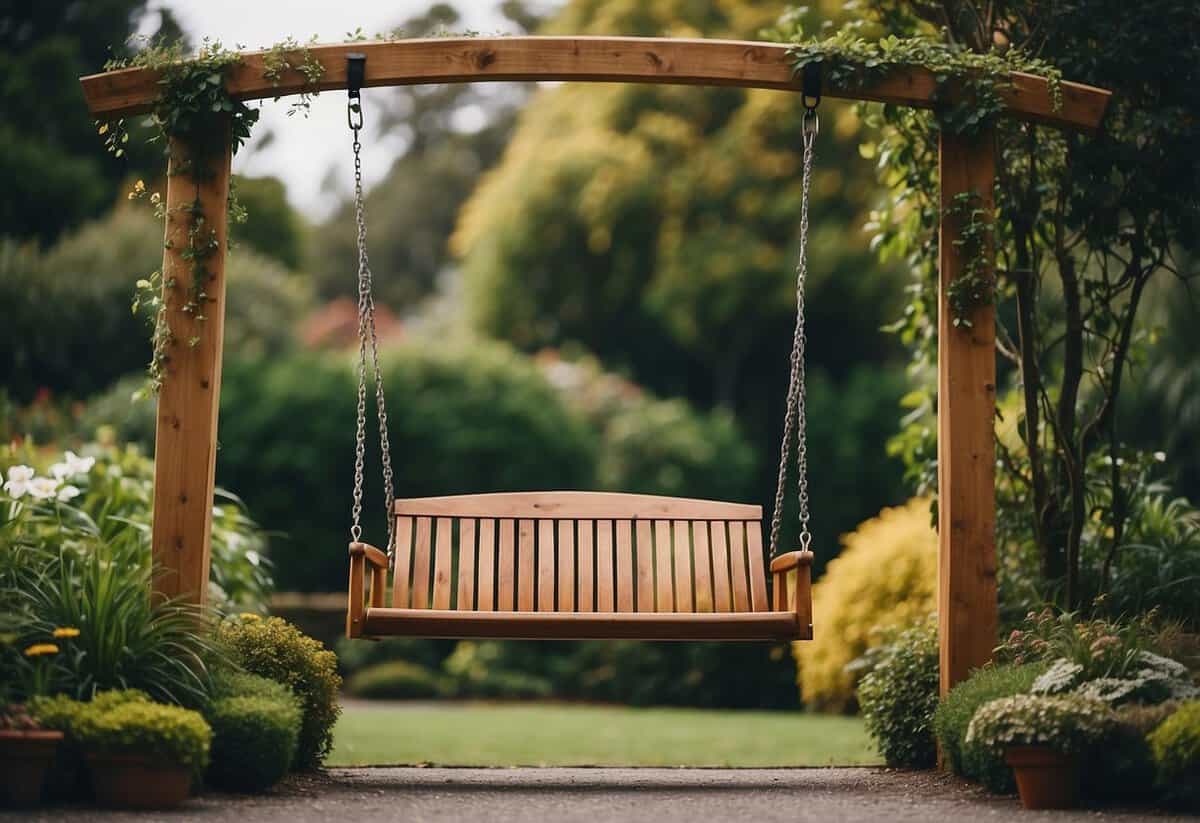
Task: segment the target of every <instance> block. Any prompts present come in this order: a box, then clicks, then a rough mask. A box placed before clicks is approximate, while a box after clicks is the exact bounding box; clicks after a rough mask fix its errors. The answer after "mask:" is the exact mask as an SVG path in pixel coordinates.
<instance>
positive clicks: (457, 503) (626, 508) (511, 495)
mask: <svg viewBox="0 0 1200 823" xmlns="http://www.w3.org/2000/svg"><path fill="white" fill-rule="evenodd" d="M396 514H420V515H427V516H432V517H518V518H522V517H523V518H529V519H536V520H541V519H547V518H549V519H552V520H557V519H571V520H578V519H580V518H591V519H595V518H598V517H616V516H620V517H628V518H630V519H639V518H649V519H656V518H667V519H670V518H677V517H678V518H687V519H702V520H722V519H724V520H753V519H761V517H762V506H756V505H752V504H749V503H726V502H723V501H720V500H693V499H690V498H685V497H660V496H658V495H652V494H622V493H618V492H557V491H547V492H497V493H492V494H461V495H453V496H450V497H415V498H409V499H405V500H397V501H396Z"/></svg>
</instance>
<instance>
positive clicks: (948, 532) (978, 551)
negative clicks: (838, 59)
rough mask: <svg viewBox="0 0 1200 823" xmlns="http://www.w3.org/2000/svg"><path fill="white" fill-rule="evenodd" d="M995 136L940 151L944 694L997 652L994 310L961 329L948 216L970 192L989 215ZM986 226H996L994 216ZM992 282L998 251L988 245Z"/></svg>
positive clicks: (958, 264)
mask: <svg viewBox="0 0 1200 823" xmlns="http://www.w3.org/2000/svg"><path fill="white" fill-rule="evenodd" d="M995 146H996V141H995V134H994V132H992V131H991V130H990V129H989V130H987V131H986V132H985V133H984V134H982V135H980V136H978V137H976V138H967V137H961V136H956V135H952V134H947V133H946V132H944V131H943V132H942V136H941V141H940V145H939V163H938V165H939V173H940V179H941V207H942V218H941V226H940V231H939V241H938V247H939V269H940V276H939V289H938V292H939V295H938V402H937V409H938V524H939V525H938V634H939V640H940V645H941V654H940V663H941V667H940V668H941V693H942V694H945V693H946V692H947V691H949V690H950V688H951V687H952V686H954V684H956V683H958V682H960V681H962V680H964V679H965V678H966V677H967V674H968V673H969V672H970V671H971V670H972V669H974V668H977V667H979V666H982V665H983V664H984V663H986V662H987V661H988V660H989V659H990V658H991V654H992V649H993V648H994V647H995V645H996V612H997V603H996V536H995V526H996V502H995V465H994V463H995V444H994V441H993V426H994V420H995V404H996V351H995V341H996V325H995V306H993V305H990V304H989V305H986V306H980V307H978V308H977V309H975V311H974V312H973V314H972V316H971V318H970V319H971V323H972V325H971V326H970V327H969V328H967V327H955V326H954V316H953V312H952V311H951V309H950V306H949V302H948V294H947V289H948V286H949V284H950V283H951V282H952V281H953V280H954V278H956V277H958V276H959V275H960V274H961V273H962V271H963V268H964V263H965V260H964V254H963V250H962V249H961V248H959V247H958V246H956V245H955V241H956V240H957V239H958V238H959V237H960V236H961V230H962V220H961V219H959V217H957V216H954V215H948V214H947V210H948V209H950V208H951V207H952V206H953V205H954V202H955V200H954V198H955V196H956V195H958V194H960V193H963V192H970V193H972V194H976V195H978V196H979V197H980V198H982V200H981V201H980V202H978V203H976V204H975V205H976V206H977V207H980V208H983V209H986V210H987V211H988V214H989V215H990V212H991V209H992V208H993V202H994V201H993V193H992V186H993V182H994V178H995V162H996V158H995V151H996V149H995ZM989 219H990V217H989ZM983 253H984V254H985V255H987V258H988V266H987V269H988V273H989V274H991V272H992V270H993V268H994V261H993V255H994V254H995V250H994V247H993V246H992V244H991V243H988V244H987V246H986V248H985V249H984V251H983Z"/></svg>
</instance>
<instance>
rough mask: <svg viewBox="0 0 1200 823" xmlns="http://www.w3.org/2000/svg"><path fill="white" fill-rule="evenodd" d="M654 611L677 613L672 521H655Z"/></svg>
mask: <svg viewBox="0 0 1200 823" xmlns="http://www.w3.org/2000/svg"><path fill="white" fill-rule="evenodd" d="M654 575H655V577H654V584H655V585H654V591H655V594H656V596H655V598H654V611H656V612H673V611H675V593H674V592H673V591H672V587H671V521H670V520H655V521H654Z"/></svg>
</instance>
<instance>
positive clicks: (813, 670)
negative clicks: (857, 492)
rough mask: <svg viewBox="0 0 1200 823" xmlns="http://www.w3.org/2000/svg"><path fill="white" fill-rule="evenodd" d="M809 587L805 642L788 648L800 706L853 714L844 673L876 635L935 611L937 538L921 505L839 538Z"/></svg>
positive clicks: (925, 504) (850, 684)
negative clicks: (809, 631)
mask: <svg viewBox="0 0 1200 823" xmlns="http://www.w3.org/2000/svg"><path fill="white" fill-rule="evenodd" d="M842 542H843V544H844V545H845V548H844V549H843V550H842V552H841V554H839V555H838V556H837V557H835V558H834V559H833V560H831V561H829V566H828V568H827V570H826V572H825V575H824V577H822V578H821V580H820V581H819V582H818V583H817V584H816V586H814V587H813V624H814V625H818V624H819V625H820V626H821V630H820V631H818V632H817V633H816V637H814V638H813V639H812V640H806V641H804V642H800V643H795V644H793V646H792V650H793V654H794V655H795V657H796V664H797V667H798V669H799V681H800V696H801V698H802V699H803V700H804V703H805V705H806V706H808V707H809V708H812V709H820V710H822V711H830V712H844V711H848V710H850V709H852V708H853V704H854V686H855V674H854V673H853V672H852V671H847V666H848V665H849V664H850V663H851V662H852V661H854V660H856V659H857V658H859V657H862V656H863V654H865V653H866V652H867V651H868V650H869V649H870V648H872V647H873V646H878V645H879V644H880V643H881V642H883V639H884V635H881V634H879V630H880V629H887V628H889V627H896V626H909V625H912V624H913V623H915V622H917V621H919V620H921V619H923V618H924V617H925V616H926V615H928V614H929V613H930V612H932V611H933V610H934V609H935V608H936V607H937V606H936V603H935V592H936V589H937V533H936V532H935V531H934V530H933V528H932V527H931V526H930V525H929V501H928V500H921V499H915V500H912V501H910V502H909V503H908V504H907V505H905V506H900V507H897V508H892V509H884V510H883V511H882V512H880V514H879V516H878V517H876V518H873V519H871V520H868V521H866V522H865V523H862V524H861V525H860V526H859V527H858V528H857V529H855V530H854V531H853V532H852V533H850V534H848V535H846V536H845V537H844V538H843V539H842Z"/></svg>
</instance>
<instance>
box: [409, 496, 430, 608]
mask: <svg viewBox="0 0 1200 823" xmlns="http://www.w3.org/2000/svg"><path fill="white" fill-rule="evenodd" d="M432 554H433V521H432V520H431V519H430V518H428V517H418V518H417V537H416V540H415V541H414V544H413V582H412V607H413V608H414V609H428V608H429V561H430V559H431V557H430V556H431V555H432Z"/></svg>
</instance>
